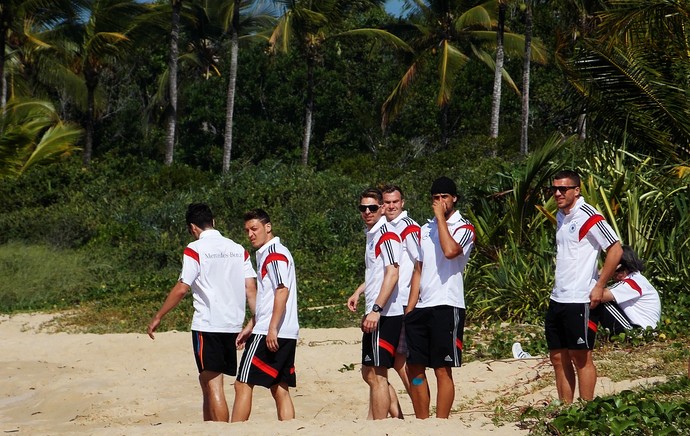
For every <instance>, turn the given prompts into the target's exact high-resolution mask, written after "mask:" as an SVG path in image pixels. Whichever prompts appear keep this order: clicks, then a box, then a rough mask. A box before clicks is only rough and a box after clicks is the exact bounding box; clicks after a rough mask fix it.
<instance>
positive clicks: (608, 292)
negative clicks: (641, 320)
mask: <svg viewBox="0 0 690 436" xmlns="http://www.w3.org/2000/svg"><path fill="white" fill-rule="evenodd" d="M609 301H616V297H614V296H613V293H612V292H611V290H610V289H609V288H604V295H602V296H601V302H602V303H608V302H609Z"/></svg>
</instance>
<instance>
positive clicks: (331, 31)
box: [269, 0, 406, 165]
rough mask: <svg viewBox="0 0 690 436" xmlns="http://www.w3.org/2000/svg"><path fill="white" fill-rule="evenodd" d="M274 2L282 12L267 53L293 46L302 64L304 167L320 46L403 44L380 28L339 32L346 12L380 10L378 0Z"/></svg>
mask: <svg viewBox="0 0 690 436" xmlns="http://www.w3.org/2000/svg"><path fill="white" fill-rule="evenodd" d="M276 3H278V4H279V5H281V6H282V8H283V13H282V15H281V16H280V18H279V19H278V23H277V25H276V27H275V29H274V30H273V33H272V34H271V37H270V39H269V44H270V49H271V52H273V53H275V52H278V51H282V52H287V51H288V50H289V48H290V47H291V46H292V45H294V46H295V47H296V48H297V51H298V53H299V54H300V55H301V57H302V59H303V60H304V62H305V64H306V74H307V77H306V91H305V92H306V96H305V103H304V129H303V130H304V132H303V136H302V159H301V161H302V165H307V163H308V161H309V147H310V143H311V134H312V124H313V116H314V89H315V86H316V84H315V81H314V71H315V68H316V67H317V66H318V64H319V63H320V62H321V56H322V50H323V45H324V44H325V43H327V42H328V41H330V40H332V39H334V38H340V37H345V36H356V35H359V36H368V37H375V38H380V39H382V40H384V41H387V42H389V43H391V44H393V45H395V46H398V47H406V45H405V44H404V43H403V42H402V41H401V40H399V39H398V38H396V37H395V36H393V35H392V34H390V33H388V32H386V31H383V30H380V29H355V30H350V31H343V29H342V28H341V25H342V24H343V21H344V19H345V17H346V16H347V13H348V12H349V11H351V10H353V8H356V7H366V6H379V7H380V6H381V5H382V4H383V3H384V2H383V1H382V0H360V1H357V2H355V1H352V0H276Z"/></svg>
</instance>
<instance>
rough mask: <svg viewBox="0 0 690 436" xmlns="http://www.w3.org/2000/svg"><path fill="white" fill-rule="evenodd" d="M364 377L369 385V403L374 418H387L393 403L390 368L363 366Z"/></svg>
mask: <svg viewBox="0 0 690 436" xmlns="http://www.w3.org/2000/svg"><path fill="white" fill-rule="evenodd" d="M362 378H363V379H364V381H365V382H366V383H367V384H368V385H369V404H370V408H371V415H372V418H373V419H385V418H386V417H387V416H388V409H389V408H390V404H391V397H390V392H389V390H388V368H384V367H381V366H362Z"/></svg>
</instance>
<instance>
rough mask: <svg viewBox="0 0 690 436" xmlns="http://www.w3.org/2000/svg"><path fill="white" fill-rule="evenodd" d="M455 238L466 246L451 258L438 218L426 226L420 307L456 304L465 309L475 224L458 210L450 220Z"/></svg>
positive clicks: (449, 228)
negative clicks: (467, 268) (465, 273)
mask: <svg viewBox="0 0 690 436" xmlns="http://www.w3.org/2000/svg"><path fill="white" fill-rule="evenodd" d="M447 224H448V230H449V231H450V234H451V236H452V237H453V240H455V242H457V243H458V244H459V245H460V247H462V254H460V255H458V256H457V257H455V258H453V259H448V258H447V257H446V256H445V255H444V254H443V249H442V248H441V241H440V240H439V236H438V222H437V221H436V218H434V219H433V220H429V222H428V223H426V224H424V227H422V242H421V245H420V250H419V260H420V262H422V277H421V281H420V283H419V302H418V303H417V306H416V307H434V306H444V305H445V306H453V307H459V308H463V309H464V308H465V285H464V283H463V278H462V274H463V271H464V270H465V266H466V265H467V262H468V261H469V260H470V253H471V252H472V248H473V247H474V240H475V230H474V226H473V225H472V224H471V223H470V222H469V221H468V220H466V219H465V218H463V217H462V215H460V212H458V211H455V212H454V213H453V215H451V216H450V218H449V219H448V220H447Z"/></svg>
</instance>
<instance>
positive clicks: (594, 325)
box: [587, 320, 597, 333]
mask: <svg viewBox="0 0 690 436" xmlns="http://www.w3.org/2000/svg"><path fill="white" fill-rule="evenodd" d="M587 327H589V329H590V330H592V331H593V332H594V333H596V332H597V324H596V323H595V322H592V321H591V320H590V321H588V322H587Z"/></svg>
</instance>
